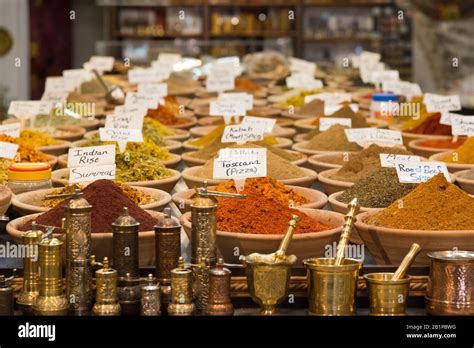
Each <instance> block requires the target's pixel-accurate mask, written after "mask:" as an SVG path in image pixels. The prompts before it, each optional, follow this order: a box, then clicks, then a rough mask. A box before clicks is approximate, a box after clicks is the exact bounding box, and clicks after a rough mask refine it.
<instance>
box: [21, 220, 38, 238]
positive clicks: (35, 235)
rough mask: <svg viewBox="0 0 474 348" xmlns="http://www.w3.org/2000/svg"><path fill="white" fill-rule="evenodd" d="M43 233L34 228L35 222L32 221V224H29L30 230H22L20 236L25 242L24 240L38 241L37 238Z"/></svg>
mask: <svg viewBox="0 0 474 348" xmlns="http://www.w3.org/2000/svg"><path fill="white" fill-rule="evenodd" d="M42 234H43V233H42V232H41V231H38V230H37V229H36V222H35V221H33V222H32V224H31V230H29V231H26V232H23V234H22V235H21V236H22V238H23V241H24V242H25V243H26V242H29V243H34V242H38V241H39V239H40V238H41V235H42Z"/></svg>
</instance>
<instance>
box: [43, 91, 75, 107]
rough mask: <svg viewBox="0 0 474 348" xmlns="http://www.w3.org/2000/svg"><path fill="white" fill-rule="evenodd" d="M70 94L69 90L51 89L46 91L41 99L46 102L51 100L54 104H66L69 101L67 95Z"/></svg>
mask: <svg viewBox="0 0 474 348" xmlns="http://www.w3.org/2000/svg"><path fill="white" fill-rule="evenodd" d="M68 96H69V92H65V91H63V92H56V91H50V92H44V93H43V95H42V96H41V101H45V102H51V103H53V104H54V105H57V104H64V103H65V102H66V101H67V97H68Z"/></svg>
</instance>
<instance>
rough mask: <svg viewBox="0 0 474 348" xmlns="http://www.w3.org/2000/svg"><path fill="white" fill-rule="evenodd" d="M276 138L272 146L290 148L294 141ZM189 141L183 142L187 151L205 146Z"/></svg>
mask: <svg viewBox="0 0 474 348" xmlns="http://www.w3.org/2000/svg"><path fill="white" fill-rule="evenodd" d="M275 138H276V140H277V141H278V144H275V145H272V146H275V147H279V148H282V149H289V148H290V147H291V145H292V144H293V142H292V141H291V140H290V139H287V138H281V137H275ZM196 139H199V138H196ZM196 139H192V140H196ZM189 142H190V140H186V141H185V142H184V143H183V148H184V150H185V151H196V150H199V149H202V148H203V146H195V145H192V144H190V143H189ZM229 145H232V143H229ZM170 151H171V150H170Z"/></svg>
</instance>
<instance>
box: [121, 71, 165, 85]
mask: <svg viewBox="0 0 474 348" xmlns="http://www.w3.org/2000/svg"><path fill="white" fill-rule="evenodd" d="M168 77H169V71H163V70H159V69H154V68H150V69H141V68H137V69H131V70H129V71H128V81H129V82H130V83H148V82H161V81H163V80H166V79H167V78H168Z"/></svg>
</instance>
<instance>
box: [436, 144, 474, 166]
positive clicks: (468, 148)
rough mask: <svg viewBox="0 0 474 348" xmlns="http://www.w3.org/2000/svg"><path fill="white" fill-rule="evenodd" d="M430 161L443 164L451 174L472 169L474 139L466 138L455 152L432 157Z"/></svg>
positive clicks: (473, 163) (473, 164) (473, 162)
mask: <svg viewBox="0 0 474 348" xmlns="http://www.w3.org/2000/svg"><path fill="white" fill-rule="evenodd" d="M430 160H432V161H442V162H445V163H446V166H447V167H448V170H449V171H450V172H451V173H454V172H458V171H460V170H465V169H471V168H474V137H469V138H467V140H466V141H465V142H464V143H463V144H462V145H461V146H459V147H458V148H457V149H455V150H451V151H447V152H441V153H438V154H435V155H432V156H431V157H430Z"/></svg>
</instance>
